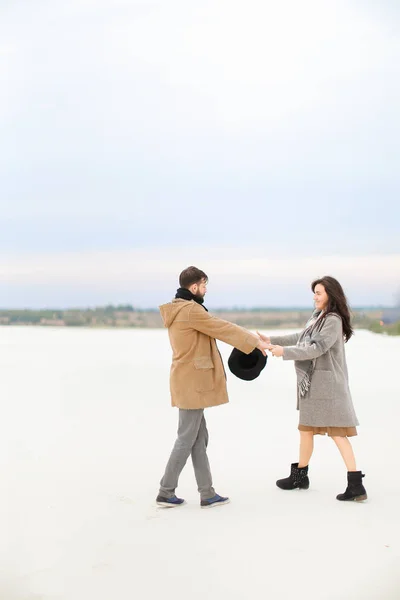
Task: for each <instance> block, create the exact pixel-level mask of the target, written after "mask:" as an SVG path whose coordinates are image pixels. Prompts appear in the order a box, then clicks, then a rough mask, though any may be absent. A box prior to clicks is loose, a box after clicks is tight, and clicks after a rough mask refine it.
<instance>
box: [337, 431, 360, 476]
mask: <svg viewBox="0 0 400 600" xmlns="http://www.w3.org/2000/svg"><path fill="white" fill-rule="evenodd" d="M332 439H333V441H334V442H335V444H336V446H337V447H338V448H339V452H340V454H341V455H342V458H343V460H344V462H345V465H346V467H347V471H357V467H356V459H355V456H354V452H353V447H352V445H351V443H350V440H349V438H347V437H341V436H337V435H334V436H332Z"/></svg>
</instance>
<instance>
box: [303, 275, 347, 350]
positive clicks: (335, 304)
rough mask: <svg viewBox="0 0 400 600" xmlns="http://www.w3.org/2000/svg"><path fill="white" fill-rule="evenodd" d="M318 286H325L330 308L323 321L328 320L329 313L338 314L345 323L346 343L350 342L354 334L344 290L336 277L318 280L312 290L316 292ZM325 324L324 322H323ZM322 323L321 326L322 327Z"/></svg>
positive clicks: (327, 276) (327, 308)
mask: <svg viewBox="0 0 400 600" xmlns="http://www.w3.org/2000/svg"><path fill="white" fill-rule="evenodd" d="M317 285H323V286H324V288H325V291H326V293H327V294H328V298H329V300H328V306H327V307H326V310H325V312H324V315H323V316H322V319H324V318H326V317H327V316H328V315H329V313H336V314H337V315H339V317H340V318H341V319H342V323H343V335H344V339H345V340H346V342H348V341H349V339H350V338H351V336H352V335H353V333H354V330H353V328H352V326H351V316H350V309H349V305H348V302H347V298H346V296H345V294H344V291H343V288H342V286H341V285H340V283H339V282H338V280H337V279H335V278H334V277H330V276H329V275H326V276H324V277H321V279H316V280H315V281H313V282H312V284H311V289H312V291H313V292H314V291H315V288H316V286H317ZM322 323H323V321H322ZM322 323H321V325H322Z"/></svg>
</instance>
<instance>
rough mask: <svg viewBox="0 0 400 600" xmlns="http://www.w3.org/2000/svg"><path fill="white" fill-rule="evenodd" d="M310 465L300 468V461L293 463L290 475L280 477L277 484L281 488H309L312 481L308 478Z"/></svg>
mask: <svg viewBox="0 0 400 600" xmlns="http://www.w3.org/2000/svg"><path fill="white" fill-rule="evenodd" d="M307 473H308V466H307V467H302V468H301V469H299V463H292V465H291V467H290V475H289V477H286V479H278V481H277V482H276V485H277V486H278V487H279V488H281V490H295V489H296V488H299V489H300V490H308V488H309V487H310V481H309V479H308V475H307Z"/></svg>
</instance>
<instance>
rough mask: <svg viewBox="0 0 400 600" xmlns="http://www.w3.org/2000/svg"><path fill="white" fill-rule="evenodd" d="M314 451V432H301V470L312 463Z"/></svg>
mask: <svg viewBox="0 0 400 600" xmlns="http://www.w3.org/2000/svg"><path fill="white" fill-rule="evenodd" d="M313 450H314V434H313V432H312V431H300V454H299V469H302V468H303V467H306V466H307V465H308V463H309V462H310V458H311V455H312V453H313Z"/></svg>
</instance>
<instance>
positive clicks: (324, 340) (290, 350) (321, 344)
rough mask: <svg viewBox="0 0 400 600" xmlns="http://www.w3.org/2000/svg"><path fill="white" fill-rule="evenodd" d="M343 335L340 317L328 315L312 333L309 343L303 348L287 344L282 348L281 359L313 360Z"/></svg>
mask: <svg viewBox="0 0 400 600" xmlns="http://www.w3.org/2000/svg"><path fill="white" fill-rule="evenodd" d="M342 335H343V325H342V319H341V318H340V317H339V316H336V315H329V316H327V317H326V319H325V323H324V324H323V326H322V329H321V330H320V331H318V332H316V333H315V334H313V335H312V337H311V341H310V345H309V346H307V347H304V348H300V347H298V346H288V347H286V348H284V350H283V360H313V359H314V358H318V357H319V356H322V355H323V354H325V352H327V351H328V350H329V348H331V347H332V346H333V344H334V343H335V342H336V340H337V339H338V338H339V337H340V336H342Z"/></svg>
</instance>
